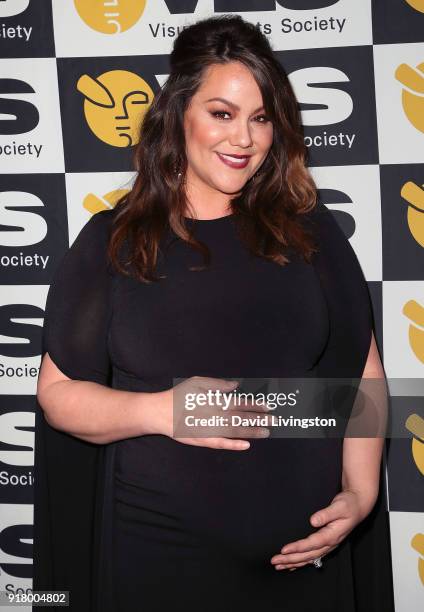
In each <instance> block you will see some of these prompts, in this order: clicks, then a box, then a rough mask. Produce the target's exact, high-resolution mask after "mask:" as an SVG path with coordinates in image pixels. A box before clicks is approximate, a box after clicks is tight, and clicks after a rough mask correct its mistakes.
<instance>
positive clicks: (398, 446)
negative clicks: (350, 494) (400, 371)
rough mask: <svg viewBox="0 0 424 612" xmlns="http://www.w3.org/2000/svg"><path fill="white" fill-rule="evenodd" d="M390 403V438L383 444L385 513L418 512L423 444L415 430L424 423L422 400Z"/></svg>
mask: <svg viewBox="0 0 424 612" xmlns="http://www.w3.org/2000/svg"><path fill="white" fill-rule="evenodd" d="M390 404H391V411H390V412H391V415H392V423H391V425H392V427H391V431H393V434H392V435H393V436H394V437H393V438H391V439H390V440H389V441H388V443H387V472H388V487H389V510H390V511H393V512H422V504H423V499H424V478H423V475H424V442H423V440H422V439H420V437H419V431H420V427H421V430H422V423H424V420H423V419H424V398H423V397H417V396H410V397H401V396H399V397H391V398H390ZM420 424H421V425H420ZM415 430H416V431H415Z"/></svg>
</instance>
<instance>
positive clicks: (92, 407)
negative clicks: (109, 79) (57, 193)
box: [34, 16, 392, 612]
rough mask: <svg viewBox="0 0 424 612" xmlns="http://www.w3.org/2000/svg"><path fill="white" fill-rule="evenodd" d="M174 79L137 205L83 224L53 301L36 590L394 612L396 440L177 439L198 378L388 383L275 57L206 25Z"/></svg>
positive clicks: (145, 155)
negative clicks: (386, 468) (178, 421)
mask: <svg viewBox="0 0 424 612" xmlns="http://www.w3.org/2000/svg"><path fill="white" fill-rule="evenodd" d="M170 68H171V70H170V75H169V78H168V80H167V81H166V83H165V85H164V87H163V88H162V90H161V91H159V92H158V94H157V95H156V97H155V99H154V100H153V103H152V105H151V107H150V108H149V109H148V111H147V113H146V115H145V117H144V120H143V123H142V127H141V130H142V133H141V136H140V142H139V144H138V145H137V148H136V152H135V167H136V170H137V176H136V180H135V183H134V186H133V187H132V189H131V191H130V192H129V193H128V194H127V195H126V196H125V197H124V198H121V200H120V201H119V202H118V203H117V205H116V206H115V208H114V209H110V210H105V211H101V212H99V213H97V214H96V215H94V216H93V217H92V218H91V219H90V221H89V222H88V223H87V224H86V226H85V227H84V228H83V229H82V231H81V232H80V234H79V235H78V237H77V238H76V240H75V241H74V243H73V245H72V247H71V248H70V250H69V251H68V253H67V254H66V256H65V258H64V259H63V261H62V263H61V265H60V266H59V269H58V270H57V272H56V274H55V277H54V279H53V282H52V284H51V287H50V291H49V294H48V299H47V305H46V316H45V323H44V335H43V360H42V365H41V370H40V375H39V380H38V390H37V398H38V401H39V406H40V409H39V410H38V412H37V421H36V466H35V473H36V492H35V541H34V565H35V566H34V589H63V590H68V591H70V606H71V609H72V610H75V611H76V610H78V612H85V611H90V612H94V611H95V612H118V611H125V612H128V611H130V610H131V611H133V610H140V611H143V612H164V611H166V610H178V611H179V610H184V611H186V612H194V611H196V612H197V611H199V612H207V611H211V610H222V611H225V612H229V611H231V612H233V611H240V612H242V611H243V612H244V611H246V610H261V611H264V612H271V611H272V612H273V611H277V610H281V611H282V610H285V611H287V612H303V611H309V610H314V611H315V612H359V611H360V612H365V610H373V612H377V611H381V612H383V611H384V612H390V611H391V610H392V607H391V606H392V602H391V588H392V587H391V583H390V562H389V545H388V531H387V525H386V523H385V514H384V509H382V504H381V502H380V501H379V500H380V496H379V490H381V487H379V484H380V480H381V472H380V467H381V456H382V446H383V442H384V440H383V439H382V438H347V437H346V438H344V439H343V438H342V437H339V438H328V437H327V438H325V437H322V438H310V439H306V438H301V437H295V438H290V439H289V438H273V437H272V436H271V437H268V438H266V437H262V438H261V437H260V431H259V428H253V427H252V428H251V430H250V431H249V432H247V435H246V431H245V430H242V429H240V430H232V431H231V432H230V435H220V436H206V437H200V436H198V437H191V438H190V437H177V436H175V435H174V428H173V398H174V394H175V390H176V388H177V387H178V388H183V386H184V385H187V384H189V383H191V384H194V385H196V386H197V388H198V389H203V390H206V389H207V388H208V389H219V390H222V391H223V392H224V391H227V392H228V391H231V390H234V389H235V386H236V385H237V381H236V383H234V380H235V379H236V378H246V377H251V378H254V377H259V378H260V377H265V378H266V377H281V378H283V377H299V378H302V377H311V376H313V377H324V376H328V377H357V378H361V377H373V376H374V377H384V374H383V369H382V365H381V362H380V359H379V355H378V351H377V348H376V344H375V340H374V336H373V331H372V316H371V308H370V302H369V296H368V292H367V285H366V281H365V279H364V277H363V275H362V271H361V268H360V266H359V263H358V261H357V259H356V256H355V254H354V252H353V250H352V248H351V246H350V244H349V242H348V240H347V239H346V238H345V236H344V234H343V233H342V231H341V230H340V229H339V227H338V225H337V223H336V222H335V220H334V219H333V217H332V215H331V213H330V211H329V210H327V208H326V207H325V206H324V205H323V204H317V198H316V189H315V187H314V183H313V181H312V179H311V177H310V175H309V173H308V170H307V169H306V167H305V148H304V144H303V137H302V132H301V127H300V122H299V113H298V107H297V103H296V100H295V97H294V94H293V91H292V89H291V87H290V84H289V81H288V79H287V75H286V74H285V72H284V70H283V68H282V67H281V65H280V64H279V63H278V61H277V60H276V59H275V57H274V55H273V52H272V50H271V48H270V46H269V43H268V41H267V39H266V38H265V37H264V36H263V35H262V34H261V33H260V30H259V29H258V28H256V27H254V26H253V25H251V24H249V23H247V22H245V21H244V20H243V19H242V18H241V17H239V16H223V17H215V18H210V19H205V20H203V21H199V22H197V23H195V24H193V25H191V26H190V27H187V28H186V29H184V30H183V31H182V32H181V34H180V35H179V37H178V39H177V40H176V41H175V44H174V49H173V51H172V54H171V56H170ZM208 256H209V259H208ZM177 378H182V379H184V380H183V381H180V382H178V384H177V383H176V382H175V379H177ZM232 381H233V382H232ZM244 410H245V411H246V413H247V412H250V413H251V414H253V413H255V412H257V413H258V414H259V413H260V410H259V408H258V407H257V406H255V405H253V404H250V405H248V406H245V407H244V408H240V410H239V412H240V413H243V411H244ZM243 434H244V435H243ZM377 501H378V503H376V502H377ZM371 518H372V520H371ZM361 527H362V532H360V531H359V530H360V529H361ZM355 537H356V539H355ZM286 546H287V547H288V552H287V550H286V548H285V547H286ZM373 562H375V563H377V564H378V567H374V565H372V563H373ZM368 606H369V607H368Z"/></svg>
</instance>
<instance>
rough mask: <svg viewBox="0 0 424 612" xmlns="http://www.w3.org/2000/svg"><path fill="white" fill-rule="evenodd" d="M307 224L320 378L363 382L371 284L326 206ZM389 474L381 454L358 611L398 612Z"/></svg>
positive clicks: (355, 539)
mask: <svg viewBox="0 0 424 612" xmlns="http://www.w3.org/2000/svg"><path fill="white" fill-rule="evenodd" d="M306 222H307V225H308V227H310V228H311V229H312V231H313V234H314V236H315V237H316V238H317V239H318V246H319V252H318V253H317V254H315V255H314V260H313V265H314V267H315V269H316V271H317V273H318V275H319V278H320V282H321V285H322V289H323V292H324V294H325V296H326V300H327V306H328V311H329V316H330V334H329V339H328V343H327V346H326V348H325V350H324V352H323V354H322V356H321V358H320V361H319V366H318V376H319V377H322V378H330V379H334V378H341V379H344V380H345V379H355V380H357V381H360V379H361V377H362V375H363V372H364V368H365V365H366V362H367V357H368V351H369V348H370V342H371V334H372V332H373V328H374V323H373V313H372V305H371V299H370V295H369V291H368V285H367V282H366V280H365V277H364V274H363V272H362V269H361V266H360V264H359V261H358V259H357V256H356V254H355V252H354V250H353V248H352V246H351V244H350V242H349V240H348V239H347V238H346V236H345V235H344V233H343V231H342V230H341V228H340V227H339V225H338V223H337V222H336V220H335V218H334V216H333V214H332V213H331V211H330V210H329V209H328V208H327V207H326V206H325V205H324V204H322V203H321V202H319V203H318V205H317V206H316V207H315V209H314V210H313V211H312V213H308V214H307V215H306ZM353 399H354V398H353ZM352 403H353V402H352ZM384 450H385V449H384ZM385 469H386V468H385V452H383V461H382V464H381V470H380V483H379V495H378V498H377V501H376V504H375V506H374V508H373V510H372V511H371V513H370V514H369V515H368V516H367V517H366V518H365V519H364V520H363V521H362V522H361V523H359V525H357V526H356V527H355V529H354V530H353V531H352V532H351V534H349V539H350V544H351V548H350V549H351V565H352V580H353V588H354V594H355V602H354V605H355V612H368V611H369V610H373V612H394V600H393V581H392V562H391V547H390V528H389V519H388V508H387V499H386V485H385V478H384V474H385Z"/></svg>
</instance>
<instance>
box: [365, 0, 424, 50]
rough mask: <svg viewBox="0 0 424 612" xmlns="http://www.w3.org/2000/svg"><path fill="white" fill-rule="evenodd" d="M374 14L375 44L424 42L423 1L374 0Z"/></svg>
mask: <svg viewBox="0 0 424 612" xmlns="http://www.w3.org/2000/svg"><path fill="white" fill-rule="evenodd" d="M372 13H373V14H372V23H373V39H374V44H379V43H380V44H382V43H386V44H387V43H407V42H422V41H423V32H424V2H423V1H422V0H373V4H372Z"/></svg>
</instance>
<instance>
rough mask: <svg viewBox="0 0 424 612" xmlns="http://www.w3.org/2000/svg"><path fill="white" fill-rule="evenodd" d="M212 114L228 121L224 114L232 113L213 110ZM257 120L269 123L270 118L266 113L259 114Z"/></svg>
mask: <svg viewBox="0 0 424 612" xmlns="http://www.w3.org/2000/svg"><path fill="white" fill-rule="evenodd" d="M211 115H212V116H213V117H216V118H217V119H220V120H224V121H226V119H225V118H224V117H223V115H230V113H229V112H228V111H212V112H211ZM255 121H256V122H257V123H268V121H269V119H268V117H267V116H266V115H257V116H256V117H255Z"/></svg>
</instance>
